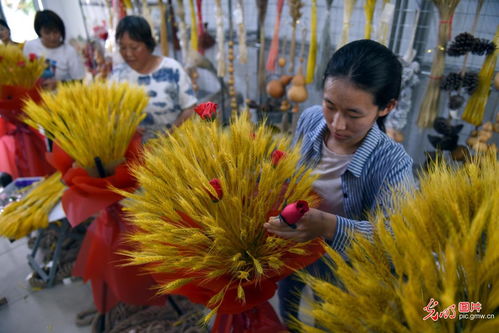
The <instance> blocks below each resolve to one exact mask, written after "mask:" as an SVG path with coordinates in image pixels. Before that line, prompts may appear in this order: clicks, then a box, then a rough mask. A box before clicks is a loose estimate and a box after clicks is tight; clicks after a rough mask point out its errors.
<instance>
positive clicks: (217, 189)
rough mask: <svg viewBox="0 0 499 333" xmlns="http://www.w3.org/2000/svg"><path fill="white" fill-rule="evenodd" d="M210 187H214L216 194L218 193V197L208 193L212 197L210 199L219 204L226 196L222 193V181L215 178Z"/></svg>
mask: <svg viewBox="0 0 499 333" xmlns="http://www.w3.org/2000/svg"><path fill="white" fill-rule="evenodd" d="M210 185H211V187H213V189H214V190H215V192H217V196H216V197H215V196H213V194H211V192H210V191H208V194H209V195H210V198H211V200H212V201H213V202H218V201H219V200H221V199H222V197H223V194H224V193H223V191H222V184H220V180H219V179H218V178H213V179H212V180H210Z"/></svg>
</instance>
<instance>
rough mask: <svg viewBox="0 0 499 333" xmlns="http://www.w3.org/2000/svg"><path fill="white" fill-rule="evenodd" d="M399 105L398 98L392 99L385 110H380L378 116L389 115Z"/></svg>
mask: <svg viewBox="0 0 499 333" xmlns="http://www.w3.org/2000/svg"><path fill="white" fill-rule="evenodd" d="M396 106H397V100H396V99H391V100H390V101H389V102H388V104H387V105H386V107H385V108H384V109H383V110H380V111H379V112H378V117H383V116H386V115H388V114H389V113H390V112H391V111H392V110H393V109H394V108H395V107H396Z"/></svg>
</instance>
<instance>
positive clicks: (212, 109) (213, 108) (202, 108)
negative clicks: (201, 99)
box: [194, 102, 218, 120]
mask: <svg viewBox="0 0 499 333" xmlns="http://www.w3.org/2000/svg"><path fill="white" fill-rule="evenodd" d="M217 106H218V104H217V103H213V102H206V103H202V104H199V105H198V106H196V107H195V108H194V111H196V113H197V114H198V115H199V116H200V117H201V119H205V120H209V119H212V118H214V116H215V114H216V113H217Z"/></svg>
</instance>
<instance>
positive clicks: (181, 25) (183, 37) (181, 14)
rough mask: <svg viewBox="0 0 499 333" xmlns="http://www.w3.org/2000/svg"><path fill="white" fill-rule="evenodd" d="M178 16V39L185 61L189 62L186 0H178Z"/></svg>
mask: <svg viewBox="0 0 499 333" xmlns="http://www.w3.org/2000/svg"><path fill="white" fill-rule="evenodd" d="M177 18H178V31H177V35H178V40H179V43H180V49H181V52H182V60H183V63H184V64H186V63H187V56H188V54H189V44H188V42H187V25H186V23H185V9H184V0H177Z"/></svg>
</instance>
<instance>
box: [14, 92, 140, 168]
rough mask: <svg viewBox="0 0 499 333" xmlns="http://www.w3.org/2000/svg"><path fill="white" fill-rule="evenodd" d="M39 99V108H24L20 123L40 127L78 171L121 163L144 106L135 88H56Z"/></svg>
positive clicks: (31, 104) (29, 105)
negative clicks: (96, 164) (98, 159)
mask: <svg viewBox="0 0 499 333" xmlns="http://www.w3.org/2000/svg"><path fill="white" fill-rule="evenodd" d="M41 98H42V102H41V103H40V105H37V104H36V103H35V102H33V101H32V100H30V101H28V102H27V103H26V106H25V108H24V111H25V113H26V119H25V122H26V123H28V124H29V125H31V126H33V127H34V128H39V127H40V126H41V127H42V128H43V129H44V130H45V133H46V135H47V137H49V138H50V139H53V140H54V141H55V142H56V143H57V144H58V145H59V146H60V147H61V148H62V150H64V151H65V152H66V153H67V154H69V155H70V156H71V157H72V158H73V159H74V160H75V161H76V162H77V163H78V165H79V166H81V167H83V168H93V167H94V166H95V160H94V159H95V158H96V157H99V158H100V159H101V161H102V162H103V164H104V165H105V166H111V165H116V163H119V162H121V161H122V160H123V158H124V155H125V151H126V149H127V147H128V144H129V143H130V140H131V138H132V136H133V135H134V133H135V131H136V130H137V126H138V125H139V123H140V122H141V121H142V119H144V117H145V113H144V108H145V107H146V105H147V102H148V97H147V94H146V92H145V91H144V90H143V89H142V88H140V87H133V86H130V85H129V84H127V83H113V84H109V83H102V82H94V83H92V84H91V85H86V84H82V83H71V84H67V85H62V86H60V87H59V88H58V90H57V93H55V94H53V93H51V92H43V93H42V94H41Z"/></svg>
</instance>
